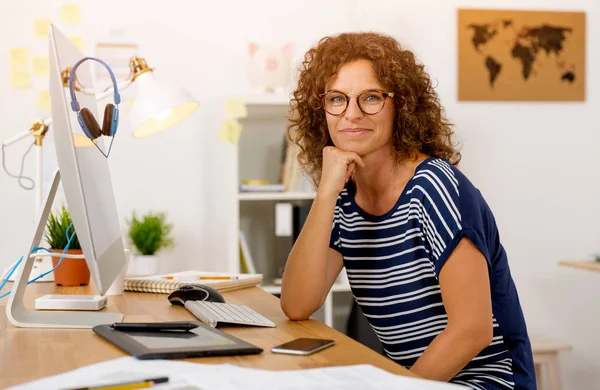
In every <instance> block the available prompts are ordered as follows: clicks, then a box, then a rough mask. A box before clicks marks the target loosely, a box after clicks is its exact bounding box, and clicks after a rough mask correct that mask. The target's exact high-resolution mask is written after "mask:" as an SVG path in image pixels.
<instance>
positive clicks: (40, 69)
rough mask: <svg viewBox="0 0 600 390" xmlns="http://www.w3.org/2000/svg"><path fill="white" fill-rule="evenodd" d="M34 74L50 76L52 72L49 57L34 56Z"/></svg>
mask: <svg viewBox="0 0 600 390" xmlns="http://www.w3.org/2000/svg"><path fill="white" fill-rule="evenodd" d="M33 74H35V75H38V76H48V75H49V74H50V63H49V61H48V57H33Z"/></svg>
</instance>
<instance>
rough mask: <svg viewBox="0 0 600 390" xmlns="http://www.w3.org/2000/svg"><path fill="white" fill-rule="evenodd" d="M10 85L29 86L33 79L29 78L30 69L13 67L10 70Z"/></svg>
mask: <svg viewBox="0 0 600 390" xmlns="http://www.w3.org/2000/svg"><path fill="white" fill-rule="evenodd" d="M10 85H12V86H13V88H29V87H30V86H31V80H30V79H29V71H28V70H18V69H13V70H11V71H10Z"/></svg>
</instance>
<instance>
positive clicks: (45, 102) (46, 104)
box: [37, 91, 50, 111]
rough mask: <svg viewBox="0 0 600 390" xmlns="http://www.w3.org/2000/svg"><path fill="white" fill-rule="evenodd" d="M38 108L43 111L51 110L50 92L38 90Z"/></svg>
mask: <svg viewBox="0 0 600 390" xmlns="http://www.w3.org/2000/svg"><path fill="white" fill-rule="evenodd" d="M37 108H38V110H42V111H50V92H48V91H38V93H37Z"/></svg>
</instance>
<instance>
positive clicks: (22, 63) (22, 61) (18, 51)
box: [8, 47, 29, 69]
mask: <svg viewBox="0 0 600 390" xmlns="http://www.w3.org/2000/svg"><path fill="white" fill-rule="evenodd" d="M8 57H9V59H10V67H11V68H13V69H14V68H25V69H27V68H29V49H28V48H26V47H13V48H12V49H10V50H9V52H8Z"/></svg>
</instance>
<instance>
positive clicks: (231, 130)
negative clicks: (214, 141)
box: [219, 119, 242, 145]
mask: <svg viewBox="0 0 600 390" xmlns="http://www.w3.org/2000/svg"><path fill="white" fill-rule="evenodd" d="M241 133H242V125H240V124H239V123H237V122H234V121H232V120H228V119H226V120H224V121H223V122H222V123H221V128H220V129H219V139H220V140H221V141H225V142H229V143H230V144H234V145H236V144H237V143H238V142H239V141H240V134H241Z"/></svg>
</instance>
